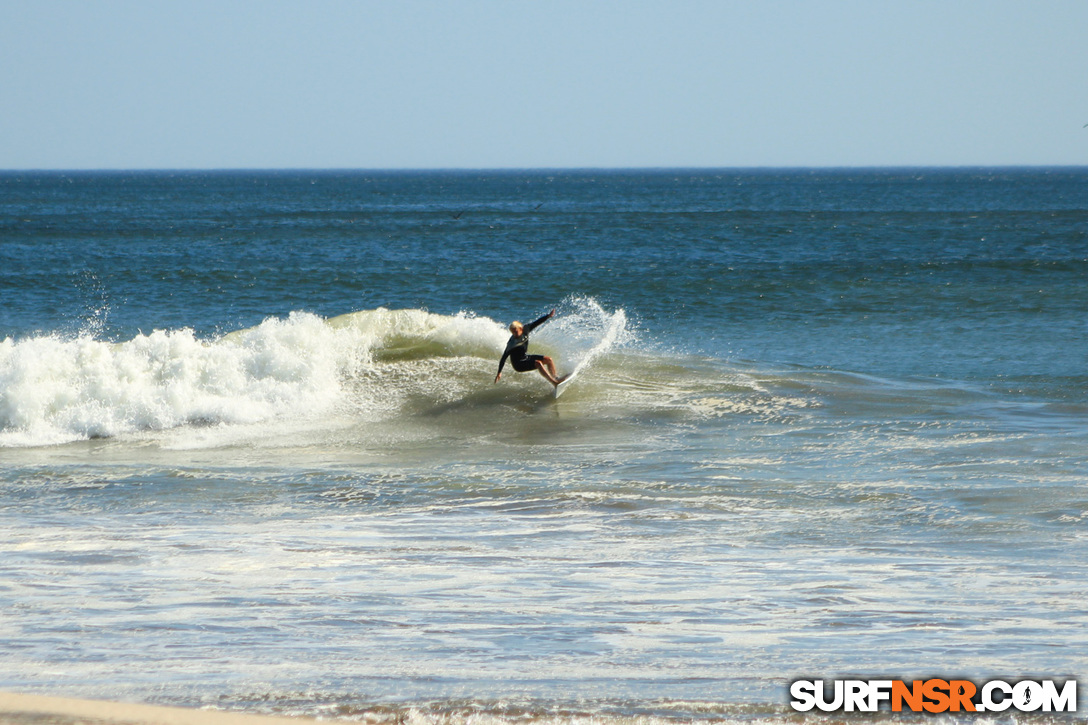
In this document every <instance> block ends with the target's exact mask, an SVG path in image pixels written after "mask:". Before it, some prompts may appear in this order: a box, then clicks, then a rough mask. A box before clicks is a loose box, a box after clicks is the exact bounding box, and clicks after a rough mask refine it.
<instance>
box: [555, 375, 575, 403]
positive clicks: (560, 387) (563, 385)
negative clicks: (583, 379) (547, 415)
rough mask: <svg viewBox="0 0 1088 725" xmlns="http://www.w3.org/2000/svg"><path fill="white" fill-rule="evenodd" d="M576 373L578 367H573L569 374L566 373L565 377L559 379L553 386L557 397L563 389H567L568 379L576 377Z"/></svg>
mask: <svg viewBox="0 0 1088 725" xmlns="http://www.w3.org/2000/svg"><path fill="white" fill-rule="evenodd" d="M577 375H578V368H575V369H574V372H572V373H571V374H570V375H568V376H567V377H565V378H563V379H562V380H560V381H559V385H556V386H555V397H557V398H558V397H559V396H560V395H562V394H563V391H564V390H566V389H567V385H569V384H570V381H571V380H574V378H575V377H577Z"/></svg>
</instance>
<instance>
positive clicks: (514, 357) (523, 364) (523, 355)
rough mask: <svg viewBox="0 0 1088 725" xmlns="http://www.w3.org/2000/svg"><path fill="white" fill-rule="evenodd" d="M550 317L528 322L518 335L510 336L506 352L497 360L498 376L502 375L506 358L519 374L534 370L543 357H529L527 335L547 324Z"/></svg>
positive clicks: (546, 316)
mask: <svg viewBox="0 0 1088 725" xmlns="http://www.w3.org/2000/svg"><path fill="white" fill-rule="evenodd" d="M549 317H551V313H548V314H547V315H544V316H543V317H541V318H540V319H539V320H536V321H534V322H530V323H529V324H528V325H525V326H524V327H522V328H521V334H520V335H511V336H510V340H509V341H507V343H506V350H505V351H504V352H503V354H502V359H501V360H499V374H500V375H501V374H502V367H503V365H505V364H506V358H510V364H511V365H513V367H514V370H517V371H518V372H519V373H525V372H529V371H530V370H533V369H534V368H536V361H537V360H543V359H544V356H543V355H529V354H528V350H529V333H530V332H532V331H533V330H535V329H536V328H537V327H538V326H540V325H542V324H543V323H545V322H547V320H548V318H549Z"/></svg>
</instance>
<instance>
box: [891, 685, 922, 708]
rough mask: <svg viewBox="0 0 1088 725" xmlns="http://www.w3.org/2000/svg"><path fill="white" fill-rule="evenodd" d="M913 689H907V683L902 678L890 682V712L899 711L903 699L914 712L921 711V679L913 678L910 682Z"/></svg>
mask: <svg viewBox="0 0 1088 725" xmlns="http://www.w3.org/2000/svg"><path fill="white" fill-rule="evenodd" d="M911 687H912V688H913V689H909V690H908V689H907V683H905V682H903V681H902V680H895V681H893V682H892V712H900V711H901V710H902V709H903V701H904V700H906V702H907V707H909V708H910V709H911V710H913V711H914V712H921V711H922V681H921V680H915V681H914V682H912V683H911Z"/></svg>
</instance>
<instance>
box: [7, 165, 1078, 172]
mask: <svg viewBox="0 0 1088 725" xmlns="http://www.w3.org/2000/svg"><path fill="white" fill-rule="evenodd" d="M1031 169H1034V170H1061V169H1065V170H1074V169H1088V164H883V165H881V164H858V165H849V164H846V165H826V166H806V165H763V166H684V165H680V166H386V167H380V166H373V167H368V166H221V167H215V166H208V167H201V166H179V167H169V166H161V167H159V166H147V167H123V166H116V167H112V166H106V167H68V168H65V167H23V168H0V174H18V173H59V174H66V173H70V174H80V173H284V172H295V173H360V172H362V173H398V172H403V173H526V172H552V173H570V172H677V171H686V172H714V171H732V172H736V171H896V170H901V171H919V170H928V171H956V170H1031Z"/></svg>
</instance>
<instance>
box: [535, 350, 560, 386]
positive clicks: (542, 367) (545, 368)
mask: <svg viewBox="0 0 1088 725" xmlns="http://www.w3.org/2000/svg"><path fill="white" fill-rule="evenodd" d="M534 357H535V356H534ZM533 362H535V363H536V369H537V370H539V371H540V374H541V375H543V376H544V379H545V380H547V381H548V382H549V383H551V384H552V385H559V380H557V379H556V377H555V363H554V362H553V361H552V359H551V358H550V357H547V356H544V357H542V358H540V359H538V360H534V361H533Z"/></svg>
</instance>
